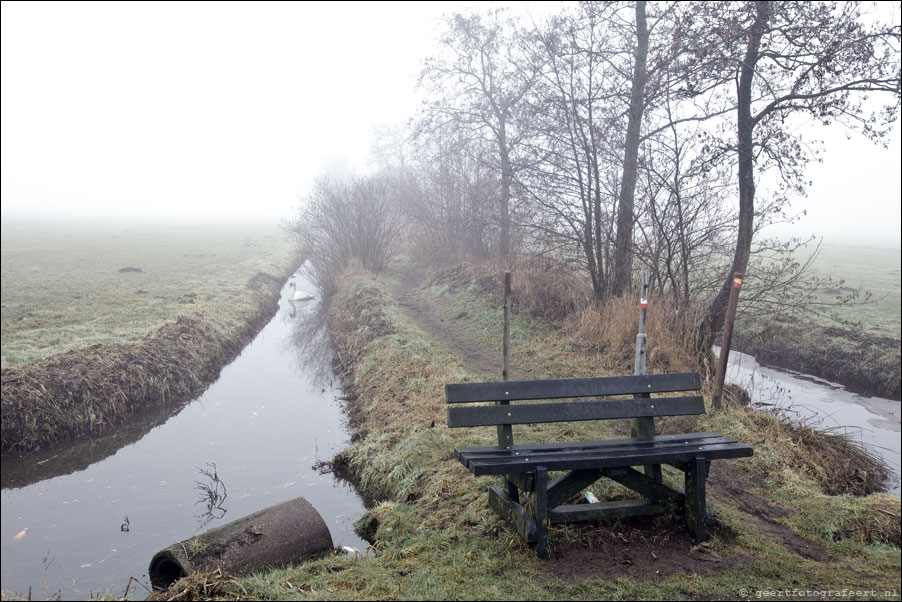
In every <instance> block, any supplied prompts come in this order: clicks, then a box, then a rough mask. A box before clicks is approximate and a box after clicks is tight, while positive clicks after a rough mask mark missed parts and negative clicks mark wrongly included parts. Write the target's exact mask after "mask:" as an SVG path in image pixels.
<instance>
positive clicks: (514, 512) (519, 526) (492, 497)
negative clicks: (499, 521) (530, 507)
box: [489, 486, 536, 542]
mask: <svg viewBox="0 0 902 602" xmlns="http://www.w3.org/2000/svg"><path fill="white" fill-rule="evenodd" d="M489 505H490V506H491V507H492V508H493V509H494V510H495V512H497V513H498V514H499V515H500V516H501V518H503V519H504V520H506V521H507V522H508V523H509V524H510V525H511V526H512V527H513V528H514V530H515V531H516V532H517V533H519V534H520V537H522V538H523V539H525V540H526V541H528V542H533V541H535V540H536V522H535V521H534V520H532V518H531V517H529V516H527V514H526V511H525V510H524V509H523V506H521V505H520V504H518V503H517V502H515V501H514V500H512V499H511V498H510V496H508V495H507V493H506V492H505V491H504V490H503V489H501V488H500V487H495V486H492V487H489Z"/></svg>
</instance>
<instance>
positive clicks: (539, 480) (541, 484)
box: [534, 466, 548, 560]
mask: <svg viewBox="0 0 902 602" xmlns="http://www.w3.org/2000/svg"><path fill="white" fill-rule="evenodd" d="M534 510H535V518H536V554H537V555H538V557H539V558H541V559H542V560H545V559H546V558H548V471H547V470H546V469H545V468H544V467H542V466H540V467H539V468H537V469H536V507H535V509H534Z"/></svg>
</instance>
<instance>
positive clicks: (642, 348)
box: [633, 266, 648, 374]
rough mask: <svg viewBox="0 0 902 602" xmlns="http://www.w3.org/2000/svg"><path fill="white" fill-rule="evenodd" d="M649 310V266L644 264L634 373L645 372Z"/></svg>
mask: <svg viewBox="0 0 902 602" xmlns="http://www.w3.org/2000/svg"><path fill="white" fill-rule="evenodd" d="M647 312H648V267H646V266H642V289H641V290H640V292H639V334H637V335H636V360H635V362H634V363H633V374H645V356H646V355H647V354H646V350H647V343H646V340H645V339H646V335H645V317H646V313H647Z"/></svg>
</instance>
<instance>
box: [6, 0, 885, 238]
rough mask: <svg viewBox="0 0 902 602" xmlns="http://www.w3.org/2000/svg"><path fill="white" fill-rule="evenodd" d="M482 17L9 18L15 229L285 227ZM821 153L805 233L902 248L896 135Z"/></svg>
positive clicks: (82, 7) (104, 5) (84, 7)
mask: <svg viewBox="0 0 902 602" xmlns="http://www.w3.org/2000/svg"><path fill="white" fill-rule="evenodd" d="M887 4H891V5H893V6H895V4H896V3H887ZM468 6H471V5H469V4H463V3H453V2H444V3H430V2H404V3H377V2H366V3H359V4H358V3H353V4H350V3H325V4H317V3H312V2H303V3H275V4H267V3H263V2H254V3H248V4H232V3H201V4H188V3H172V4H168V3H158V2H152V3H129V4H115V3H112V2H100V3H93V4H84V3H59V4H56V3H53V4H39V3H27V4H19V3H8V2H4V3H3V4H2V20H0V23H2V127H0V133H2V216H3V219H4V220H7V219H10V218H14V217H17V216H22V215H34V214H39V215H47V216H53V217H62V218H65V217H68V216H110V217H118V216H123V217H151V216H153V217H161V216H177V217H178V218H180V219H198V218H203V219H210V218H229V219H248V218H252V217H253V218H261V219H265V220H273V221H278V220H279V219H280V218H282V217H286V216H288V215H290V214H291V212H292V210H293V209H294V208H295V207H296V206H297V202H298V196H299V195H303V194H304V193H305V192H306V191H307V188H308V186H309V184H310V181H311V179H312V178H313V177H314V176H315V175H316V174H317V173H319V172H322V171H323V170H324V169H327V168H329V167H330V166H331V165H334V164H341V163H349V164H350V165H351V166H354V165H356V166H358V167H360V168H362V167H364V166H365V163H366V157H367V153H368V151H369V147H370V142H371V132H372V129H373V127H374V126H378V125H385V124H399V123H403V122H404V121H405V120H406V119H407V118H408V117H410V116H411V115H412V114H413V112H414V110H415V108H416V103H417V101H416V95H415V93H414V89H415V83H416V77H417V75H418V73H419V70H420V67H421V61H422V59H423V58H424V57H425V56H427V55H429V54H431V53H432V49H433V48H434V44H435V39H436V37H437V35H438V33H437V32H438V30H437V27H436V25H437V19H438V17H440V16H441V14H442V13H445V12H449V11H452V10H456V9H464V8H467V7H468ZM531 9H532V10H533V11H541V10H547V9H542V8H540V7H539V5H538V3H531ZM896 14H897V18H898V10H897V9H896ZM811 137H823V138H826V139H827V140H828V143H829V144H828V148H827V149H826V150H825V152H824V156H825V162H824V163H823V164H821V165H812V166H811V167H810V169H809V172H808V173H809V176H810V177H811V179H813V180H814V181H815V184H814V186H812V187H811V190H810V194H809V196H808V198H807V199H800V200H798V201H797V202H796V203H795V205H794V208H795V209H796V210H802V209H806V210H807V212H808V217H807V218H806V220H805V221H804V222H803V223H802V224H801V226H798V227H797V229H798V231H799V232H800V233H804V232H808V231H811V232H816V233H819V234H823V235H824V236H825V237H826V238H827V240H828V241H833V242H845V241H848V240H851V239H862V240H865V241H868V242H871V243H873V244H880V245H892V246H896V247H898V246H900V242H899V240H900V234H899V232H900V226H899V223H900V204H902V201H900V199H902V191H900V164H902V157H900V136H899V128H898V127H897V128H896V130H895V134H894V136H893V139H892V141H891V144H890V146H891V148H890V150H884V149H882V148H880V147H877V146H874V145H873V144H871V143H869V142H867V141H865V140H863V139H861V138H860V137H858V136H853V138H852V140H846V137H845V133H844V132H841V131H839V130H835V131H829V132H823V131H819V132H816V133H814V132H813V133H812V136H811Z"/></svg>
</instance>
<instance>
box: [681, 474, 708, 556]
mask: <svg viewBox="0 0 902 602" xmlns="http://www.w3.org/2000/svg"><path fill="white" fill-rule="evenodd" d="M709 464H710V461H709V460H706V459H705V458H696V459H695V460H693V461H691V462H687V463H686V481H685V484H686V491H685V493H686V524H687V525H688V527H689V533H690V534H691V535H692V536H693V537H694V538H695V543H701V542H703V541H705V540H706V539H708V533H707V530H706V528H705V479H707V478H708V466H709Z"/></svg>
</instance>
